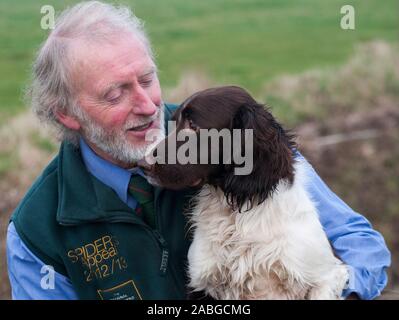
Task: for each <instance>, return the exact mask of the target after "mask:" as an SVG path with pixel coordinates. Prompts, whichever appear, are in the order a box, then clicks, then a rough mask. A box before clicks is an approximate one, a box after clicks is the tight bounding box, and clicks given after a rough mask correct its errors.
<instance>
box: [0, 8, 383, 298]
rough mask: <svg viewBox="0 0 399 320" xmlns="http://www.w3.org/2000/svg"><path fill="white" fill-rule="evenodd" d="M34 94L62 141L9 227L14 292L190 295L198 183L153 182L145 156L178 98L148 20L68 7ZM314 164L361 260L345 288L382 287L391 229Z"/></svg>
mask: <svg viewBox="0 0 399 320" xmlns="http://www.w3.org/2000/svg"><path fill="white" fill-rule="evenodd" d="M31 95H32V106H33V108H34V110H35V112H36V113H37V114H38V116H39V118H40V119H41V120H43V121H46V122H49V123H51V124H53V125H54V126H55V127H56V128H57V129H58V132H59V134H60V138H61V140H62V141H63V143H62V144H61V148H60V151H59V153H58V155H57V157H56V158H55V159H54V160H53V161H52V162H51V163H50V164H49V165H48V167H47V168H46V169H45V170H44V172H43V173H42V174H41V176H40V177H39V178H38V179H37V180H36V182H35V183H34V184H33V186H32V187H31V189H30V190H29V191H28V193H27V195H26V196H25V197H24V199H23V200H22V201H21V203H20V205H19V206H18V208H17V209H16V210H15V212H14V214H13V216H12V219H11V222H10V225H9V228H8V235H7V256H8V268H9V276H10V282H11V286H12V296H13V298H14V299H183V298H185V297H186V288H185V283H186V279H185V262H186V254H187V250H188V246H189V239H188V238H187V228H186V220H185V217H184V215H183V214H182V211H183V207H184V204H185V203H186V201H187V200H188V199H189V197H190V192H189V191H182V192H175V191H170V190H165V189H160V188H152V187H151V186H150V185H149V184H148V183H146V181H145V177H144V176H143V174H142V172H141V171H140V170H138V169H137V168H135V163H136V162H137V161H138V160H140V159H142V158H143V156H144V154H145V152H146V150H147V148H148V147H149V144H150V143H151V142H148V141H146V140H145V135H146V133H147V132H148V130H150V129H157V128H158V129H160V130H163V127H164V121H165V120H167V119H169V117H170V115H171V112H173V109H174V108H175V107H174V106H172V105H167V104H164V103H163V102H162V98H161V89H160V85H159V81H158V77H157V69H156V65H155V63H154V59H153V55H152V51H151V48H150V43H149V41H148V39H147V37H146V36H145V33H144V31H143V28H142V25H141V23H140V22H139V20H138V19H137V18H136V17H134V16H133V15H132V14H131V13H130V11H129V10H128V9H126V8H116V7H113V6H111V5H108V4H103V3H100V2H96V1H93V2H85V3H81V4H78V5H75V6H74V7H72V8H71V9H69V10H68V11H66V12H64V13H63V14H62V15H61V16H60V18H59V19H58V20H57V24H56V27H55V29H54V30H53V31H52V33H51V34H50V36H49V37H48V39H47V40H46V42H45V43H44V45H43V46H42V48H41V49H40V51H39V54H38V56H37V60H36V63H35V65H34V74H33V84H32V88H31ZM309 176H310V177H311V180H310V181H311V183H310V184H309V190H308V191H309V193H310V194H311V196H312V198H313V199H314V200H315V201H316V203H317V206H318V210H319V213H320V220H321V222H322V224H323V226H324V228H325V231H326V233H327V236H328V238H329V240H330V241H331V244H332V246H333V248H334V250H335V252H336V254H337V255H338V256H339V257H340V258H341V259H342V260H343V261H344V262H345V263H346V264H347V265H348V266H349V268H350V280H349V283H348V286H347V288H346V289H345V290H344V292H343V293H342V295H343V297H347V296H348V295H350V294H356V295H358V296H359V297H360V298H364V299H371V298H374V297H376V296H378V295H379V294H380V292H381V290H382V289H383V288H384V287H385V285H386V283H387V276H386V273H385V268H386V267H387V266H389V264H390V254H389V251H388V250H387V248H386V245H385V243H384V240H383V238H382V237H381V235H380V234H379V233H377V232H376V231H374V230H373V229H372V227H371V226H370V224H369V222H368V221H367V220H366V219H365V218H364V217H363V216H361V215H359V214H357V213H355V212H354V211H352V210H351V209H350V208H349V207H348V206H347V205H345V203H343V202H342V201H341V200H340V199H339V198H338V197H337V196H336V195H335V194H333V193H332V192H331V191H330V190H329V189H328V187H327V186H326V185H325V184H324V183H323V182H322V180H321V179H320V178H319V177H318V175H317V174H316V173H315V172H314V171H313V170H312V171H310V172H309Z"/></svg>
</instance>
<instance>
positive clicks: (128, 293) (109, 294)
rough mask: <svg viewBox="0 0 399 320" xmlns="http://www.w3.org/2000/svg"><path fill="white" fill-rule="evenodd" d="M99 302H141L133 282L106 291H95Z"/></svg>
mask: <svg viewBox="0 0 399 320" xmlns="http://www.w3.org/2000/svg"><path fill="white" fill-rule="evenodd" d="M97 293H98V295H99V296H100V298H101V300H143V299H142V298H141V295H140V293H139V291H138V290H137V287H136V285H135V284H134V281H133V280H129V281H127V282H125V283H122V284H120V285H117V286H115V287H113V288H110V289H106V290H97Z"/></svg>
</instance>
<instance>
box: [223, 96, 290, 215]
mask: <svg viewBox="0 0 399 320" xmlns="http://www.w3.org/2000/svg"><path fill="white" fill-rule="evenodd" d="M231 126H232V129H241V130H242V132H241V135H242V136H241V142H242V144H243V145H242V146H241V150H245V145H244V143H245V139H244V130H245V129H252V130H253V150H252V152H253V170H252V172H251V173H250V174H249V175H236V174H235V168H236V167H237V164H235V163H233V164H231V165H227V166H226V167H225V172H224V175H223V178H222V180H221V181H220V182H219V186H220V187H221V188H222V190H223V191H224V193H225V195H226V198H227V201H228V203H229V205H230V206H231V207H232V208H233V209H234V210H237V209H238V210H239V211H240V212H241V211H242V210H244V211H245V210H249V209H251V208H252V207H253V206H254V205H257V204H260V203H262V202H263V201H264V200H265V199H266V198H267V197H269V196H270V195H271V193H272V192H273V191H274V190H275V188H276V187H277V184H278V182H279V181H280V180H281V179H286V180H287V181H289V182H290V183H292V181H293V177H294V168H293V161H294V160H293V152H294V149H295V147H296V146H295V143H294V135H292V134H291V133H289V132H286V131H285V130H284V129H283V128H282V127H281V125H280V124H279V123H278V122H277V121H276V120H275V119H274V117H273V116H272V114H271V113H270V112H269V111H268V110H267V109H266V108H265V107H264V106H263V105H261V104H248V105H242V106H241V107H240V108H239V109H238V110H237V112H236V114H235V116H234V118H233V121H232V124H231Z"/></svg>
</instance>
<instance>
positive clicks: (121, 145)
mask: <svg viewBox="0 0 399 320" xmlns="http://www.w3.org/2000/svg"><path fill="white" fill-rule="evenodd" d="M164 108H165V107H164V105H163V104H162V105H161V106H160V108H159V109H158V110H159V111H157V113H156V114H155V115H154V116H152V117H145V118H144V117H143V118H142V119H141V120H137V121H134V122H132V121H129V122H127V123H126V124H125V128H126V130H127V129H128V128H131V127H135V126H140V125H142V124H145V123H148V122H149V121H153V120H156V119H159V124H160V128H159V129H156V130H157V131H156V133H157V134H156V135H154V138H155V139H153V140H150V141H147V140H146V143H144V142H143V143H142V144H141V145H139V146H134V145H132V143H131V142H130V141H128V140H127V138H126V136H125V132H126V131H125V130H118V131H116V130H111V131H107V130H105V129H104V128H103V127H101V126H100V125H98V124H97V123H95V122H94V121H93V120H92V119H90V118H89V117H88V116H87V115H86V114H84V113H83V112H79V115H77V117H78V118H79V120H80V121H81V122H82V124H83V126H82V127H83V129H82V131H83V134H84V136H85V138H86V139H87V140H88V141H90V142H91V143H92V144H94V145H95V146H97V147H98V148H99V149H100V150H102V151H103V152H105V153H106V154H108V155H110V156H111V157H112V158H113V159H116V160H119V161H122V162H124V163H132V162H136V161H138V160H141V159H143V158H144V157H145V155H146V154H147V153H148V152H149V151H150V150H151V149H152V148H154V147H155V146H156V145H157V144H158V143H159V142H160V141H162V140H163V139H164V138H165V125H164ZM150 131H151V130H150Z"/></svg>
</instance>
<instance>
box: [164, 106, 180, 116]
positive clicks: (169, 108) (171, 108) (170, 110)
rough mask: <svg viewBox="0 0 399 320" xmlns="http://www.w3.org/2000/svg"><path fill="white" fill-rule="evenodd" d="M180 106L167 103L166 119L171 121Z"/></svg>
mask: <svg viewBox="0 0 399 320" xmlns="http://www.w3.org/2000/svg"><path fill="white" fill-rule="evenodd" d="M178 107H179V105H177V104H174V103H165V119H170V118H171V117H172V115H173V114H174V113H175V111H176V110H177V108H178Z"/></svg>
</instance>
